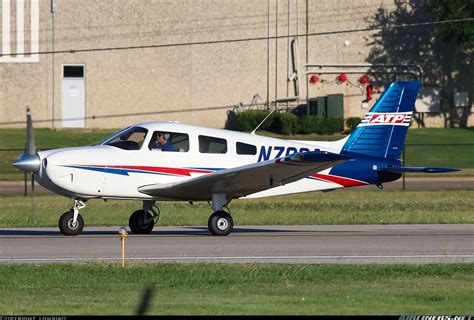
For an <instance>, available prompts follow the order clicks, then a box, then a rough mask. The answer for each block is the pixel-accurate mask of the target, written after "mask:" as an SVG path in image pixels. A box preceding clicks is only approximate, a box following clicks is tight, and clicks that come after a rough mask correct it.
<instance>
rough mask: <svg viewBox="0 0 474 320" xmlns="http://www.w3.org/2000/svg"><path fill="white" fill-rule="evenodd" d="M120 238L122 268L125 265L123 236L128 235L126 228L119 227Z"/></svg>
mask: <svg viewBox="0 0 474 320" xmlns="http://www.w3.org/2000/svg"><path fill="white" fill-rule="evenodd" d="M119 235H120V240H122V268H124V267H125V238H126V237H127V236H128V232H127V228H125V227H121V228H120V229H119Z"/></svg>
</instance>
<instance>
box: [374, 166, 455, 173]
mask: <svg viewBox="0 0 474 320" xmlns="http://www.w3.org/2000/svg"><path fill="white" fill-rule="evenodd" d="M379 171H383V172H393V173H404V172H423V173H442V172H453V171H460V170H459V169H453V168H429V167H391V168H383V169H379Z"/></svg>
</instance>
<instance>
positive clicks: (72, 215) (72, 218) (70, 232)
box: [59, 199, 86, 236]
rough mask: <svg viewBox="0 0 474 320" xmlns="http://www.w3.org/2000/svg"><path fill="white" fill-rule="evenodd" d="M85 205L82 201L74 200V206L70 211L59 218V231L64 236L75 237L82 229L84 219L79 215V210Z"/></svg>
mask: <svg viewBox="0 0 474 320" xmlns="http://www.w3.org/2000/svg"><path fill="white" fill-rule="evenodd" d="M85 206H86V205H85V203H84V201H82V200H78V199H76V200H74V205H73V206H72V208H71V210H69V211H66V212H64V213H63V214H62V216H61V217H60V218H59V230H61V232H62V234H64V235H65V236H77V235H78V234H79V233H81V232H82V229H84V219H82V216H81V215H80V214H79V210H81V209H84V208H85Z"/></svg>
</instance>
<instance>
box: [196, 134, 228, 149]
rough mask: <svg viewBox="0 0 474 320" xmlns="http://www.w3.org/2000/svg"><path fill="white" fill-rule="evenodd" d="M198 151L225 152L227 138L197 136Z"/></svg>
mask: <svg viewBox="0 0 474 320" xmlns="http://www.w3.org/2000/svg"><path fill="white" fill-rule="evenodd" d="M199 152H201V153H227V140H225V139H221V138H215V137H209V136H199Z"/></svg>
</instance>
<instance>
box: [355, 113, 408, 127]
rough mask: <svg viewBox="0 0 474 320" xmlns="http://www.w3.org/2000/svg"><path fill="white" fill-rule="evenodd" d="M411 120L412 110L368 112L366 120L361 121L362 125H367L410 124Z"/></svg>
mask: <svg viewBox="0 0 474 320" xmlns="http://www.w3.org/2000/svg"><path fill="white" fill-rule="evenodd" d="M410 121H411V112H403V113H397V112H392V113H368V114H367V115H366V116H365V117H364V120H362V121H361V123H360V124H361V126H367V125H401V126H409V125H410Z"/></svg>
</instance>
